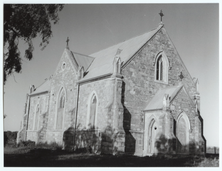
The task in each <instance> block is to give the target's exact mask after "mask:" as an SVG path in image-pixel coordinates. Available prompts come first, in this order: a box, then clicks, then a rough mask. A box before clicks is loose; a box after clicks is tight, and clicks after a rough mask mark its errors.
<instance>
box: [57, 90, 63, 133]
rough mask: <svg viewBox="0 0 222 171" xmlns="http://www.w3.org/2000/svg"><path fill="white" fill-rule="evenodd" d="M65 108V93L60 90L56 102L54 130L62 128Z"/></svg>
mask: <svg viewBox="0 0 222 171" xmlns="http://www.w3.org/2000/svg"><path fill="white" fill-rule="evenodd" d="M64 108H65V91H64V89H62V90H61V91H60V94H59V98H58V101H57V118H56V129H62V126H63V119H64V117H63V115H64Z"/></svg>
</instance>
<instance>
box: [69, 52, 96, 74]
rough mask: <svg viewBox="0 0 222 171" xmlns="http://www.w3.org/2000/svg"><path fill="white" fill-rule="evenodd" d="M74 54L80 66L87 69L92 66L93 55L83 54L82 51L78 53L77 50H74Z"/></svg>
mask: <svg viewBox="0 0 222 171" xmlns="http://www.w3.org/2000/svg"><path fill="white" fill-rule="evenodd" d="M72 55H73V57H74V58H75V60H76V62H77V64H78V65H79V66H80V67H84V70H85V71H86V70H87V69H88V67H89V66H90V64H91V63H92V61H93V60H94V58H93V57H90V56H87V55H83V54H80V53H76V52H72Z"/></svg>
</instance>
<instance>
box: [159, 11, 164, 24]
mask: <svg viewBox="0 0 222 171" xmlns="http://www.w3.org/2000/svg"><path fill="white" fill-rule="evenodd" d="M159 14H160V21H161V22H162V18H163V16H164V14H163V11H162V10H160V13H159Z"/></svg>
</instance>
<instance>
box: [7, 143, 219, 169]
mask: <svg viewBox="0 0 222 171" xmlns="http://www.w3.org/2000/svg"><path fill="white" fill-rule="evenodd" d="M4 166H5V167H218V166H219V155H206V156H205V157H200V156H180V157H178V156H168V157H163V156H162V157H160V156H159V157H138V156H127V155H119V156H113V155H95V154H87V153H78V154H77V153H73V152H66V151H62V150H52V149H42V148H27V147H23V148H9V147H8V148H5V149H4Z"/></svg>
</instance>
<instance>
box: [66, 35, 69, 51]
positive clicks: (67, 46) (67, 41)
mask: <svg viewBox="0 0 222 171" xmlns="http://www.w3.org/2000/svg"><path fill="white" fill-rule="evenodd" d="M66 48H67V49H69V37H67V40H66Z"/></svg>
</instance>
